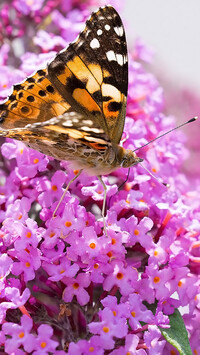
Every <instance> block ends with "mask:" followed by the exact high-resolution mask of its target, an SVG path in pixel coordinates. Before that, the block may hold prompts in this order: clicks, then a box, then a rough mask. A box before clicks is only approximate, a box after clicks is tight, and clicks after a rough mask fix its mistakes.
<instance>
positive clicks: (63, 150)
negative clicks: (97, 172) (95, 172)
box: [0, 112, 111, 168]
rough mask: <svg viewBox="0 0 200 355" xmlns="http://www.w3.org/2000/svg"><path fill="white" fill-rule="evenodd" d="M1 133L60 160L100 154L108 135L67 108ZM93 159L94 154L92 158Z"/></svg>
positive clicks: (0, 132)
mask: <svg viewBox="0 0 200 355" xmlns="http://www.w3.org/2000/svg"><path fill="white" fill-rule="evenodd" d="M0 136H4V137H5V136H6V137H9V138H12V139H17V140H21V141H23V142H24V143H26V145H28V146H29V147H30V148H32V149H36V150H38V151H40V152H41V153H44V154H46V155H49V156H53V157H54V158H56V159H60V160H69V161H70V160H71V161H79V162H81V161H82V162H83V164H84V161H85V162H86V163H85V168H87V167H88V166H90V165H91V164H90V156H91V157H92V155H94V160H95V157H97V155H98V153H99V154H100V155H101V154H103V153H104V152H105V151H106V149H107V148H108V145H110V144H111V143H110V142H109V138H108V137H107V136H106V134H105V132H104V130H103V129H102V128H100V127H97V126H96V125H95V126H94V122H93V120H90V119H87V118H85V117H83V116H82V115H81V114H77V113H74V112H66V113H64V114H63V115H60V116H58V117H53V118H51V119H50V120H48V121H45V122H36V123H32V124H28V125H26V126H25V127H23V128H12V129H4V130H1V131H0ZM92 161H93V158H92Z"/></svg>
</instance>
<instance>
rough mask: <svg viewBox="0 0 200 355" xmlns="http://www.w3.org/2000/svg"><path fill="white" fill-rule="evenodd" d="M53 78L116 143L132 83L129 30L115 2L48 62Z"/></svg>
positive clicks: (68, 98) (78, 109)
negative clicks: (126, 32) (127, 40)
mask: <svg viewBox="0 0 200 355" xmlns="http://www.w3.org/2000/svg"><path fill="white" fill-rule="evenodd" d="M48 74H49V78H50V80H51V82H52V83H53V84H54V86H55V87H56V88H57V90H58V91H59V93H60V94H61V95H62V96H63V97H64V98H65V99H66V101H67V102H68V103H69V104H70V105H71V107H72V108H73V110H74V111H76V112H79V113H81V114H83V115H84V116H87V117H88V116H89V117H90V118H91V119H93V120H94V121H95V122H96V123H98V124H100V126H101V127H103V129H104V131H105V132H106V134H107V136H108V137H109V138H110V140H111V141H112V142H114V143H119V141H120V139H121V135H122V132H123V127H124V120H125V111H126V96H127V85H128V63H127V46H126V38H125V31H124V27H123V24H122V21H121V19H120V17H119V14H118V13H117V12H116V11H115V9H114V8H113V7H112V6H105V7H103V8H100V9H99V10H98V11H97V12H95V13H93V14H92V15H91V17H90V19H89V20H88V21H87V22H86V27H85V29H84V31H83V32H82V33H81V34H80V35H79V37H78V39H77V41H76V42H75V43H72V44H71V45H69V47H68V48H67V50H64V51H62V52H60V53H59V54H58V55H57V56H56V57H55V59H54V60H53V61H52V62H51V63H50V64H49V66H48Z"/></svg>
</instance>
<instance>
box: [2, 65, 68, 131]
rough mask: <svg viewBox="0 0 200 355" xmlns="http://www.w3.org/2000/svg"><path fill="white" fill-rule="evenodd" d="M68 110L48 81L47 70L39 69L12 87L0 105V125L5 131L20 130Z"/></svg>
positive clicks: (62, 99) (64, 101)
mask: <svg viewBox="0 0 200 355" xmlns="http://www.w3.org/2000/svg"><path fill="white" fill-rule="evenodd" d="M69 109H70V105H69V104H68V103H67V102H66V100H64V98H63V97H62V96H61V95H60V94H59V92H58V91H57V90H56V88H55V87H54V86H53V85H52V83H51V81H50V80H49V79H48V75H47V69H40V70H38V71H37V72H36V73H35V74H34V75H33V76H31V77H28V78H27V79H26V80H25V81H24V82H22V83H21V84H17V85H14V87H13V93H12V95H11V96H10V97H9V98H8V100H7V101H6V102H4V103H3V104H2V105H0V124H1V127H2V128H5V129H9V128H20V127H24V126H26V125H27V124H28V123H34V122H43V121H46V120H48V119H50V118H51V117H54V116H58V115H60V114H62V113H64V112H65V111H67V110H69Z"/></svg>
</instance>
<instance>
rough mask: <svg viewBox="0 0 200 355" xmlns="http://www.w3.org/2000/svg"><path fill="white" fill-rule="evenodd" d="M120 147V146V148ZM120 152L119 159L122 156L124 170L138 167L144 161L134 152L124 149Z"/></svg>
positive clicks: (121, 161)
mask: <svg viewBox="0 0 200 355" xmlns="http://www.w3.org/2000/svg"><path fill="white" fill-rule="evenodd" d="M118 147H119V146H118ZM119 148H121V149H120V150H119V152H118V154H119V155H118V157H119V156H120V166H121V167H123V168H129V167H130V166H133V165H136V164H138V163H141V162H142V161H143V159H142V158H139V157H138V156H137V155H136V154H135V153H134V152H133V151H132V150H130V149H124V148H122V147H119Z"/></svg>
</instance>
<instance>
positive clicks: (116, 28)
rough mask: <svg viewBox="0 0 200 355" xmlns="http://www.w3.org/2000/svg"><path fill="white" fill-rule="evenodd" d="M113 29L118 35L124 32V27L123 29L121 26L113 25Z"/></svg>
mask: <svg viewBox="0 0 200 355" xmlns="http://www.w3.org/2000/svg"><path fill="white" fill-rule="evenodd" d="M114 30H115V33H116V34H117V35H118V36H120V37H122V36H123V34H124V29H123V27H122V26H120V27H114Z"/></svg>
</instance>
